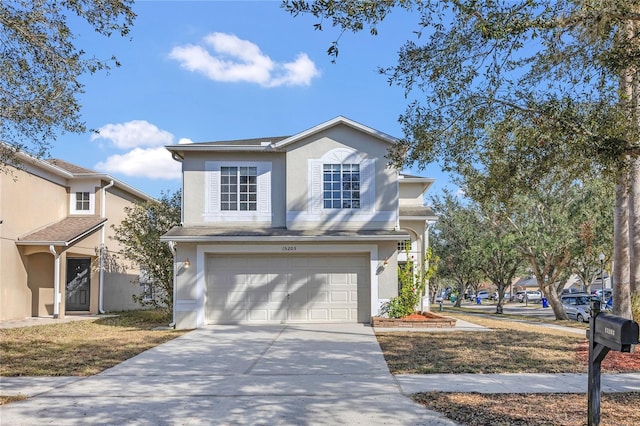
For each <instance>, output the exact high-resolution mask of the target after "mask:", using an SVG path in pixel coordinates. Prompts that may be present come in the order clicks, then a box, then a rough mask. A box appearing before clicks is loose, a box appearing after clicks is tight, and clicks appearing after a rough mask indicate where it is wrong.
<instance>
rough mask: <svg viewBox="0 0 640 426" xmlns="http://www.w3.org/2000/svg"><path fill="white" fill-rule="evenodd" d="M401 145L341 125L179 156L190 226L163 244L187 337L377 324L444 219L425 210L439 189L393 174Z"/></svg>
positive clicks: (197, 146)
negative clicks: (221, 330) (241, 329)
mask: <svg viewBox="0 0 640 426" xmlns="http://www.w3.org/2000/svg"><path fill="white" fill-rule="evenodd" d="M395 143H397V139H395V138H393V137H391V136H389V135H386V134H384V133H381V132H379V131H377V130H375V129H372V128H370V127H367V126H364V125H362V124H359V123H356V122H354V121H352V120H349V119H347V118H344V117H337V118H335V119H333V120H330V121H328V122H325V123H322V124H320V125H318V126H316V127H313V128H311V129H308V130H305V131H303V132H300V133H298V134H295V135H293V136H287V137H273V138H260V139H247V140H234V141H221V142H207V143H193V144H182V145H171V146H168V147H167V149H168V150H169V151H170V152H171V153H172V155H173V158H174V159H176V160H177V161H180V162H181V163H182V171H183V209H182V221H183V223H182V226H180V227H176V228H174V229H172V230H170V231H169V232H168V233H166V234H165V235H164V236H163V237H162V239H163V240H165V241H167V242H169V244H171V245H172V247H173V248H174V252H175V271H176V274H175V286H174V291H175V295H174V301H175V304H174V315H175V318H174V319H175V322H176V327H177V328H183V329H184V328H196V327H200V326H202V325H204V324H217V323H274V322H275V323H280V322H286V321H290V322H313V321H315V322H328V321H329V322H330V321H334V322H361V323H368V322H370V319H371V316H372V315H376V314H377V313H378V312H379V309H380V306H381V304H382V303H383V302H384V301H386V300H388V299H389V298H391V297H393V296H395V295H397V293H398V275H397V265H398V262H404V261H407V260H409V261H414V262H420V261H421V259H422V254H423V253H424V252H425V248H426V244H428V240H427V236H426V235H427V228H428V223H429V221H431V220H435V217H434V215H433V212H432V211H431V210H430V209H429V208H426V207H424V206H423V196H424V193H425V191H426V190H427V189H428V188H429V186H430V185H431V184H432V182H433V180H431V179H426V178H421V177H416V176H406V175H403V174H401V173H399V171H398V170H396V169H395V168H393V167H390V166H389V165H388V161H387V159H386V158H385V155H386V154H387V152H388V149H389V147H390V146H392V145H393V144H395ZM406 246H408V247H410V254H409V256H410V257H411V259H407V254H406V251H405V249H404V247H406ZM399 248H400V250H399Z"/></svg>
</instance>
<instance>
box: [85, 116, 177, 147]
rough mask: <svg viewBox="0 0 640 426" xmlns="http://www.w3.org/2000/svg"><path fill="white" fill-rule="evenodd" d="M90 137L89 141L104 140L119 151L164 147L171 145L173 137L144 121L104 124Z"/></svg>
mask: <svg viewBox="0 0 640 426" xmlns="http://www.w3.org/2000/svg"><path fill="white" fill-rule="evenodd" d="M98 131H99V133H98V134H93V135H91V140H92V141H94V140H96V139H106V140H108V141H111V143H113V144H114V145H115V146H117V147H118V148H121V149H130V148H137V147H141V146H151V147H157V146H164V145H170V144H172V143H173V135H172V134H171V133H169V132H167V131H166V130H161V129H159V128H158V127H157V126H156V125H154V124H151V123H149V122H148V121H145V120H133V121H129V122H127V123H119V124H105V125H104V126H102V127H100V128H99V129H98Z"/></svg>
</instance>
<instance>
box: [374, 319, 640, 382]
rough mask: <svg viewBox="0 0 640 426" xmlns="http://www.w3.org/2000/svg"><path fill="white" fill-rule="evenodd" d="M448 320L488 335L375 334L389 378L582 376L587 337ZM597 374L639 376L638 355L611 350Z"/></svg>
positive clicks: (512, 324)
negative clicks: (482, 328)
mask: <svg viewBox="0 0 640 426" xmlns="http://www.w3.org/2000/svg"><path fill="white" fill-rule="evenodd" d="M447 315H448V316H452V317H454V318H458V319H462V320H465V321H468V322H472V323H475V324H478V325H482V326H485V327H488V328H490V329H491V330H492V331H479V332H470V331H452V332H447V333H428V332H425V333H422V332H388V333H384V332H381V333H377V338H378V342H379V343H380V347H381V348H382V351H383V352H384V356H385V359H386V361H387V364H388V365H389V369H390V370H391V372H392V373H393V374H434V373H486V374H489V373H586V372H587V363H586V359H585V348H586V342H587V339H586V335H585V336H580V335H577V334H575V333H570V332H567V331H563V330H558V329H553V328H545V327H542V326H541V325H540V324H528V323H524V322H513V321H507V320H504V319H493V318H490V317H488V316H487V315H476V314H466V313H460V312H456V313H449V312H447ZM563 323H564V322H563V321H553V324H558V325H562V324H563ZM574 323H575V321H574ZM602 370H603V372H605V373H618V372H637V371H640V351H636V352H635V353H631V354H623V353H619V352H613V351H612V352H610V353H609V355H607V358H605V362H603V364H602Z"/></svg>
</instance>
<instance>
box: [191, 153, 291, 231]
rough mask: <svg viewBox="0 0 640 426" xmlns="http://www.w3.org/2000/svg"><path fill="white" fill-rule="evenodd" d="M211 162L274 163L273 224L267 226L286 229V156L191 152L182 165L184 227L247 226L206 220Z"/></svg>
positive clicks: (272, 181) (272, 180) (272, 190)
mask: <svg viewBox="0 0 640 426" xmlns="http://www.w3.org/2000/svg"><path fill="white" fill-rule="evenodd" d="M207 161H221V162H229V163H232V162H270V163H271V218H272V219H271V223H268V224H264V225H261V226H264V227H276V228H277V227H283V226H285V192H284V191H283V190H282V189H283V188H285V179H286V175H285V165H284V161H285V159H284V154H282V153H259V154H256V153H251V152H247V153H224V152H221V153H216V152H210V153H206V154H200V153H190V154H189V155H188V156H186V158H185V159H184V161H183V163H182V169H183V195H182V196H183V209H182V215H183V222H184V226H230V227H233V226H237V225H239V224H241V225H244V226H246V225H247V223H246V222H232V221H228V222H224V223H215V222H211V221H207V220H205V218H204V213H205V199H206V191H207V188H206V173H207V172H206V170H205V163H206V162H207Z"/></svg>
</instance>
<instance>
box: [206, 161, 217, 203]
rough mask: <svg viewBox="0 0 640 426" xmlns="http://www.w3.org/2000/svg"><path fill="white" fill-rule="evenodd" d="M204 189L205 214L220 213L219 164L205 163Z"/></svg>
mask: <svg viewBox="0 0 640 426" xmlns="http://www.w3.org/2000/svg"><path fill="white" fill-rule="evenodd" d="M205 170H206V173H207V174H206V187H205V206H204V208H205V213H219V212H220V163H219V162H217V161H207V162H206V164H205Z"/></svg>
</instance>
